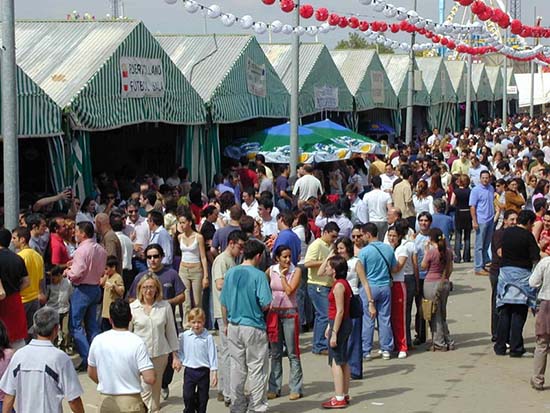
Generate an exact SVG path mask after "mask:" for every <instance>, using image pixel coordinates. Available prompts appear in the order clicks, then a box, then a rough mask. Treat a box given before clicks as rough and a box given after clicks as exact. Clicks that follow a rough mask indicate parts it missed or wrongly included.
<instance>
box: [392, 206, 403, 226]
mask: <svg viewBox="0 0 550 413" xmlns="http://www.w3.org/2000/svg"><path fill="white" fill-rule="evenodd" d="M401 218H403V213H402V212H401V210H400V209H399V208H396V207H390V208H388V224H389V225H392V224H393V223H394V222H395V221H397V220H398V219H401Z"/></svg>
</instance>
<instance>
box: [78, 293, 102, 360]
mask: <svg viewBox="0 0 550 413" xmlns="http://www.w3.org/2000/svg"><path fill="white" fill-rule="evenodd" d="M100 300H101V287H99V285H77V286H75V289H74V292H73V295H72V296H71V321H70V322H71V334H72V335H73V338H74V341H75V344H76V349H77V351H78V354H80V357H81V358H82V362H83V363H88V352H89V351H90V344H91V342H92V340H93V339H94V337H95V336H97V335H98V334H99V319H98V315H97V306H98V304H99V302H100ZM83 324H84V326H85V329H84V326H83Z"/></svg>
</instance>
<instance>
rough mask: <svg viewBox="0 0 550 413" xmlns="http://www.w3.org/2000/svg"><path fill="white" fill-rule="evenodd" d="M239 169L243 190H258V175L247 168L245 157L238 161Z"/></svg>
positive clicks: (247, 162)
mask: <svg viewBox="0 0 550 413" xmlns="http://www.w3.org/2000/svg"><path fill="white" fill-rule="evenodd" d="M239 162H240V164H241V167H240V168H239V178H240V179H241V184H242V186H243V188H256V189H258V175H257V174H256V172H254V171H253V170H252V169H250V168H249V165H250V161H249V160H248V158H247V157H246V156H242V157H241V159H240V161H239Z"/></svg>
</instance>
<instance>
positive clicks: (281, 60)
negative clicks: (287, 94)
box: [262, 43, 353, 117]
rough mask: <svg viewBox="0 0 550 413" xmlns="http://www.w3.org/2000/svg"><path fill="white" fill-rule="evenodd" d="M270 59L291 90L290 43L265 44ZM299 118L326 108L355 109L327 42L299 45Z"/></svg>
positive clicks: (344, 110)
mask: <svg viewBox="0 0 550 413" xmlns="http://www.w3.org/2000/svg"><path fill="white" fill-rule="evenodd" d="M262 49H263V50H264V52H265V54H266V56H267V58H268V59H269V61H270V62H271V64H272V65H273V67H274V68H275V71H276V72H277V73H278V75H279V77H280V78H281V80H282V81H283V83H284V84H285V86H286V88H287V90H288V91H290V87H291V83H292V70H291V66H292V47H291V45H289V44H262ZM299 67H300V76H299V77H300V82H299V89H300V97H299V113H300V117H304V116H308V115H313V114H315V113H321V112H326V111H334V112H352V111H353V96H352V94H351V92H350V91H349V89H348V87H347V85H346V82H345V81H344V79H343V77H342V75H341V74H340V71H339V70H338V68H337V67H336V65H335V64H334V61H333V60H332V57H331V56H330V52H329V51H328V49H327V48H326V46H325V45H323V44H319V43H302V44H300V64H299Z"/></svg>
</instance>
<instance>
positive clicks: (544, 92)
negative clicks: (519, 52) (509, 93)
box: [515, 73, 550, 107]
mask: <svg viewBox="0 0 550 413" xmlns="http://www.w3.org/2000/svg"><path fill="white" fill-rule="evenodd" d="M515 78H516V83H517V85H518V92H519V106H520V107H526V106H529V101H530V97H531V74H530V73H516V74H515ZM533 100H534V104H535V105H544V104H545V103H550V73H535V95H534V99H533Z"/></svg>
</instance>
